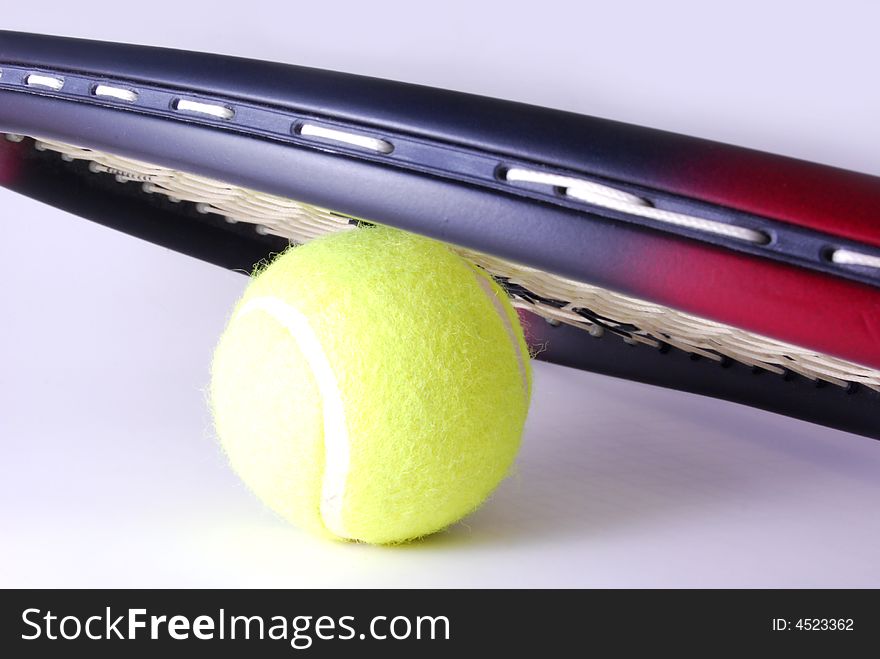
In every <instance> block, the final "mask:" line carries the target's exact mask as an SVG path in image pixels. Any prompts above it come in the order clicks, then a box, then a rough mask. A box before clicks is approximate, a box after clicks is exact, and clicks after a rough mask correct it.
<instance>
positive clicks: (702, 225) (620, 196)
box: [503, 167, 770, 245]
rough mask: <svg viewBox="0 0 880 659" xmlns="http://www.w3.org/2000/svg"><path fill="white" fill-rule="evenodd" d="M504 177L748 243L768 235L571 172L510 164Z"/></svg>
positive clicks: (759, 241) (761, 242)
mask: <svg viewBox="0 0 880 659" xmlns="http://www.w3.org/2000/svg"><path fill="white" fill-rule="evenodd" d="M503 176H504V179H505V180H506V181H510V182H516V183H537V184H541V185H552V186H554V187H557V188H562V190H563V194H564V195H565V196H566V197H571V198H572V199H576V200H577V201H583V202H584V203H587V204H592V205H593V206H600V207H602V208H607V209H609V210H614V211H618V212H621V213H626V214H627V215H635V216H638V217H644V218H647V219H650V220H656V221H658V222H663V223H665V224H672V225H675V226H680V227H685V228H687V229H694V230H696V231H703V232H706V233H712V234H715V235H718V236H725V237H727V238H736V239H737V240H743V241H746V242H749V243H755V244H758V245H764V244H766V243H768V242H769V241H770V239H769V236H767V234H766V233H764V232H763V231H757V230H755V229H748V228H746V227H739V226H735V225H732V224H726V223H724V222H717V221H715V220H708V219H706V218H704V217H697V216H695V215H685V214H684V213H676V212H673V211H667V210H663V209H660V208H655V207H654V206H652V205H651V203H650V202H649V201H648V200H647V199H644V198H642V197H639V196H638V195H634V194H630V193H629V192H624V191H623V190H618V189H617V188H613V187H611V186H608V185H602V184H600V183H595V182H593V181H586V180H583V179H579V178H573V177H570V176H559V175H557V174H549V173H547V172H540V171H536V170H531V169H523V168H519V167H511V168H510V169H507V170H505V171H504V174H503Z"/></svg>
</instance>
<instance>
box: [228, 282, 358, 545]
mask: <svg viewBox="0 0 880 659" xmlns="http://www.w3.org/2000/svg"><path fill="white" fill-rule="evenodd" d="M254 311H262V312H264V313H266V314H268V315H269V316H271V317H272V318H273V319H274V320H275V321H277V322H278V323H279V324H280V325H281V326H282V327H284V329H286V330H287V332H288V333H289V334H290V336H291V337H292V338H293V340H294V341H296V343H297V345H298V346H299V349H300V352H301V353H302V355H303V357H305V360H306V362H307V363H308V365H309V369H311V371H312V375H314V376H315V380H316V381H317V383H318V392H319V394H320V396H321V408H322V410H323V420H324V475H323V478H322V482H321V510H320V512H321V519H322V520H323V522H324V526H325V527H327V529H328V530H329V531H330V532H332V533H334V534H336V535H337V536H339V537H341V538H349V536H348V534H347V532H346V529H345V524H344V522H343V518H342V513H343V502H344V499H345V488H346V481H347V479H348V472H349V464H350V460H351V449H350V446H349V438H348V429H347V427H346V423H345V406H344V404H343V402H342V394H341V393H340V392H339V386H338V383H337V381H336V375H335V374H334V373H333V368H332V367H331V366H330V362H329V360H328V359H327V355H326V353H325V352H324V348H323V346H322V345H321V342H320V340H319V339H318V336H317V334H315V331H314V330H313V329H312V326H311V325H309V321H308V319H307V318H306V317H305V316H304V315H303V314H302V313H301V312H300V311H299V310H298V309H296V308H294V307H293V306H291V305H289V304H287V303H286V302H282V301H281V300H278V299H276V298H272V297H258V298H254V299H252V300H249V301H248V302H246V303H245V305H244V306H243V307H242V308H241V310H240V311H239V312H238V315H239V316H244V315H246V314H248V313H251V312H254Z"/></svg>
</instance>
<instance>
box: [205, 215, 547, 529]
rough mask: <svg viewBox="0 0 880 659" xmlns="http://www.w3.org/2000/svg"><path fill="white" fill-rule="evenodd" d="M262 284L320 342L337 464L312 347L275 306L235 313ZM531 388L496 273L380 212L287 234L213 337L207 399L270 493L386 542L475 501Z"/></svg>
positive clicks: (256, 487) (445, 519) (297, 519)
mask: <svg viewBox="0 0 880 659" xmlns="http://www.w3.org/2000/svg"><path fill="white" fill-rule="evenodd" d="M481 278H482V279H483V280H482V281H481ZM267 299H269V300H278V301H280V302H281V303H283V304H284V305H288V306H289V307H290V308H291V309H293V310H295V312H296V313H298V314H300V315H301V316H302V317H304V318H305V319H307V322H308V325H309V326H310V331H311V332H313V335H314V336H315V337H317V338H318V341H319V342H320V349H321V350H322V351H323V354H322V355H321V360H322V361H321V363H326V364H328V365H329V369H330V370H331V371H332V377H333V378H334V379H335V386H336V388H337V391H338V394H339V396H340V398H341V401H342V409H343V410H344V411H343V415H344V419H343V420H342V421H343V424H344V430H345V433H344V435H345V441H346V442H347V456H346V461H345V462H344V463H342V466H341V468H342V469H344V473H339V469H340V464H337V463H338V462H339V461H338V458H335V457H333V456H332V452H330V453H328V451H327V450H326V448H327V447H326V446H325V421H326V419H325V418H324V401H323V399H322V395H321V387H319V382H318V380H317V379H316V373H315V371H314V365H315V363H316V361H315V359H313V358H311V359H310V356H309V355H304V354H303V346H304V344H303V343H302V341H301V340H300V341H298V340H297V337H296V336H295V335H294V334H293V333H291V331H289V329H288V328H287V327H285V326H284V325H283V323H281V322H279V320H278V318H277V317H275V316H274V315H273V314H272V313H268V312H265V311H262V310H261V309H259V308H257V309H256V310H255V311H250V312H249V313H241V311H242V309H243V308H244V307H245V306H246V305H247V304H248V302H249V301H253V300H267ZM253 306H254V305H253V304H251V307H250V308H253ZM499 311H503V313H500V312H499ZM311 357H314V356H311ZM530 393H531V369H530V365H529V359H528V349H527V347H526V344H525V341H524V339H523V334H522V329H521V327H520V326H519V322H518V319H517V316H516V313H515V312H514V310H513V309H512V307H511V306H510V303H509V301H508V299H507V296H506V294H505V293H504V292H503V291H502V290H501V289H500V287H498V286H497V285H496V284H495V283H494V282H492V281H491V280H490V279H489V278H488V277H486V276H485V274H484V273H482V272H481V271H479V270H478V269H476V268H474V267H473V266H472V265H471V264H470V263H468V262H466V261H464V260H463V259H462V258H461V257H459V256H458V255H456V254H454V253H453V252H452V251H451V250H450V249H449V248H448V247H446V246H445V245H443V244H442V243H439V242H435V241H432V240H428V239H425V238H421V237H418V236H414V235H412V234H408V233H404V232H400V231H396V230H391V229H385V228H379V227H377V228H361V229H357V230H354V231H350V232H345V233H341V234H336V235H332V236H329V237H326V238H321V239H318V240H315V241H312V242H310V243H308V244H306V245H304V246H301V247H294V248H291V249H289V250H288V251H287V252H285V253H284V254H282V255H281V256H279V257H278V258H277V259H276V260H275V261H273V262H272V263H271V264H270V265H269V266H268V267H266V268H265V269H264V270H262V271H261V272H259V273H258V274H257V276H256V277H255V278H254V279H253V280H252V282H251V284H250V286H249V287H248V289H247V290H246V292H245V294H244V297H243V298H242V300H241V301H240V302H239V304H238V306H237V307H236V310H235V311H234V312H233V315H232V319H231V320H230V323H229V325H228V327H227V329H226V331H225V333H224V334H223V336H222V338H221V340H220V342H219V345H218V346H217V349H216V353H215V356H214V363H213V367H212V383H211V404H212V408H213V412H214V418H215V424H216V428H217V433H218V435H219V437H220V440H221V442H222V445H223V448H224V450H225V451H226V453H227V455H228V457H229V460H230V463H231V464H232V466H233V468H234V469H235V471H236V472H237V473H238V474H239V475H240V476H241V478H242V479H243V480H244V481H245V482H246V483H247V484H248V485H249V487H250V488H251V489H252V490H253V491H254V492H255V493H256V494H257V495H258V496H259V497H260V498H261V499H262V500H263V501H264V502H265V503H266V504H267V505H268V506H270V507H271V508H272V509H274V510H275V511H277V512H278V513H279V514H281V515H282V516H283V517H285V518H286V519H288V520H290V521H291V522H293V523H294V524H297V525H299V526H302V527H304V528H306V529H308V530H311V531H313V532H317V533H321V534H324V535H330V536H333V537H340V538H345V539H352V540H359V541H364V542H370V543H378V544H385V543H395V542H402V541H406V540H409V539H412V538H417V537H420V536H424V535H427V534H429V533H432V532H434V531H437V530H440V529H442V528H444V527H446V526H448V525H449V524H451V523H453V522H455V521H456V520H458V519H460V518H461V517H463V516H465V515H467V514H468V513H470V512H471V511H473V510H474V509H475V508H476V507H478V506H479V505H480V504H481V503H482V502H483V501H484V500H485V498H486V497H487V496H488V495H489V494H490V493H491V492H492V490H493V489H494V488H495V487H496V486H497V485H498V483H499V482H500V481H501V480H502V479H503V478H504V476H505V475H506V474H507V473H508V471H509V469H510V467H511V465H512V463H513V460H514V458H515V456H516V453H517V450H518V448H519V443H520V437H521V435H522V430H523V425H524V423H525V418H526V414H527V410H528V403H529V398H530ZM328 456H330V457H329V458H328ZM333 470H336V472H334V473H331V472H332V471H333ZM331 476H332V477H333V481H332V482H334V483H338V484H339V486H338V487H336V486H334V487H335V489H337V490H338V491H336V492H335V496H338V497H341V499H339V501H338V502H337V503H338V505H339V513H340V524H335V525H333V526H334V529H333V530H331V529H329V528H328V525H327V524H326V523H325V519H324V518H323V516H322V488H323V487H324V484H325V480H326V479H327V478H329V477H331ZM323 496H325V497H326V496H327V493H326V492H325V493H324V495H323ZM324 503H326V502H324ZM340 526H341V528H340Z"/></svg>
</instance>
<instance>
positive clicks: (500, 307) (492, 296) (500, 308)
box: [471, 265, 529, 399]
mask: <svg viewBox="0 0 880 659" xmlns="http://www.w3.org/2000/svg"><path fill="white" fill-rule="evenodd" d="M471 267H472V268H473V270H474V276H475V277H476V278H477V281H478V282H479V284H480V288H482V289H483V292H484V293H485V294H486V296H487V297H488V298H489V300H490V301H491V302H492V306H493V307H495V311H497V312H498V315H499V316H500V317H501V322H502V324H503V325H504V330H505V331H506V332H507V338H509V339H510V343H511V345H512V346H513V352H514V354H515V355H516V364H517V366H519V374H520V377H521V378H522V385H523V393H524V394H525V397H526V399H528V397H529V376H528V373H527V371H526V364H525V361H524V360H523V354H522V349H521V348H520V345H519V340H518V339H517V336H516V332H515V331H514V329H513V324H512V323H511V322H510V317H509V316H508V315H507V310H506V309H505V308H504V304H503V303H502V302H501V300H499V299H498V295H497V293H496V292H495V289H493V288H492V284H491V283H490V282H489V279H488V275H484V274H483V273H482V272H480V271H479V270H478V269H477V266H474V265H472V266H471Z"/></svg>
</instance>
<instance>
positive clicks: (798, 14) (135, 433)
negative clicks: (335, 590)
mask: <svg viewBox="0 0 880 659" xmlns="http://www.w3.org/2000/svg"><path fill="white" fill-rule="evenodd" d="M190 4H192V5H196V4H202V3H184V2H180V1H179V0H175V1H173V2H172V1H170V0H152V1H151V2H150V3H148V4H144V5H133V4H130V3H119V2H97V1H93V0H81V1H80V2H77V3H69V2H60V1H58V2H47V1H39V0H31V1H29V2H27V3H13V4H9V3H7V6H4V8H3V20H2V25H3V27H4V28H7V29H17V30H25V31H33V32H47V33H55V34H66V35H70V36H81V37H91V38H98V39H106V40H116V41H129V42H136V43H146V44H152V45H164V46H173V47H178V48H185V49H193V50H207V51H214V52H222V53H228V54H237V55H244V56H249V57H254V58H258V59H271V60H278V61H286V62H291V63H297V64H305V65H311V66H317V67H322V68H329V69H337V70H345V71H350V72H355V73H362V74H368V75H373V76H379V77H385V78H393V79H399V80H406V81H410V82H418V83H423V84H428V85H434V86H439V87H447V88H453V89H460V90H464V91H470V92H476V93H481V94H486V95H490V96H498V97H503V98H510V99H515V100H522V101H527V102H533V103H538V104H541V105H547V106H553V107H558V108H563V109H568V110H574V111H578V112H582V113H586V114H593V115H598V116H604V117H609V118H614V119H619V120H623V121H629V122H633V123H639V124H643V125H648V126H655V127H660V128H665V129H670V130H674V131H678V132H683V133H689V134H693V135H699V136H703V137H710V138H714V139H719V140H722V141H727V142H733V143H737V144H743V145H747V146H752V147H757V148H761V149H764V150H769V151H775V152H778V153H784V154H788V155H793V156H797V157H802V158H806V159H810V160H815V161H819V162H825V163H829V164H833V165H838V166H843V167H847V168H850V169H856V170H860V171H864V172H868V173H872V174H880V128H878V124H877V117H878V116H880V85H877V82H876V81H877V78H876V76H877V70H876V66H877V62H878V61H880V47H878V39H877V33H876V29H877V25H878V24H880V10H878V9H877V7H878V5H877V4H876V3H872V2H868V1H866V2H849V3H847V2H835V3H834V4H833V6H832V8H831V9H829V10H828V12H820V11H816V10H813V9H810V8H809V7H807V6H806V5H808V4H812V3H804V2H790V3H785V2H780V3H772V6H771V3H767V2H755V1H751V0H749V1H740V2H738V3H735V4H731V5H729V8H728V9H722V8H721V7H720V6H719V5H718V4H717V3H705V2H693V3H682V2H663V3H649V2H645V3H624V2H620V3H614V2H604V3H594V4H590V3H586V2H570V3H565V2H541V3H533V4H526V3H517V2H513V1H512V0H511V1H510V2H505V3H476V2H467V3H454V2H445V3H415V2H400V3H393V2H387V1H373V2H363V3H354V2H352V3H349V4H347V5H344V4H342V3H338V2H334V3H319V4H317V5H316V4H315V3H286V2H278V3H269V2H259V1H254V0H250V1H249V2H247V3H230V4H229V6H228V7H227V6H223V4H222V3H218V2H215V3H210V7H211V11H210V12H209V13H196V11H195V9H194V8H190ZM429 5H436V6H437V7H438V8H433V9H432V8H431V7H430V6H429ZM439 7H442V9H441V8H439ZM832 12H833V13H832ZM878 218H880V216H878ZM878 221H880V219H878ZM0 277H2V283H0V310H2V311H0V313H2V316H0V319H2V323H0V450H2V453H0V529H2V531H0V585H2V586H7V587H9V586H293V587H296V586H361V585H363V586H806V585H820V586H875V587H876V586H880V561H878V560H877V548H878V545H880V515H878V514H877V510H878V507H880V443H878V442H875V441H872V440H868V439H864V438H860V437H856V436H853V435H848V434H845V433H841V432H836V431H832V430H827V429H823V428H819V427H817V426H813V425H810V424H806V423H802V422H798V421H793V420H790V419H785V418H782V417H778V416H774V415H771V414H767V413H763V412H759V411H755V410H750V409H748V408H743V407H740V406H736V405H732V404H728V403H723V402H718V401H713V400H708V399H702V398H699V397H696V396H691V395H686V394H680V393H676V392H672V391H664V390H660V389H655V388H652V387H648V386H643V385H638V384H633V383H628V382H623V381H618V380H614V379H611V378H606V377H602V376H597V375H593V374H589V373H580V372H576V371H572V370H568V369H564V368H559V367H553V366H547V365H545V364H537V365H536V369H535V370H536V373H535V396H534V404H533V407H532V410H531V415H530V419H529V422H528V427H527V432H526V437H525V440H524V447H523V451H522V454H521V457H520V459H519V461H518V466H517V471H516V474H515V475H514V476H513V477H512V478H510V479H509V480H508V481H506V482H505V483H504V484H503V485H502V487H501V488H500V490H499V491H498V493H497V494H496V496H495V497H494V498H493V499H492V500H491V501H490V502H489V503H488V504H487V505H486V506H485V507H484V508H482V509H481V510H480V511H479V512H477V513H476V514H475V515H473V516H472V517H470V518H469V519H467V520H466V522H465V523H464V524H460V525H457V526H455V527H453V528H452V529H451V530H449V531H448V532H446V533H443V534H441V535H438V536H435V537H433V538H431V539H428V540H427V541H424V542H420V543H417V544H413V545H409V546H405V547H398V548H377V547H368V546H362V545H353V544H335V543H328V542H326V541H320V540H315V539H312V538H310V537H308V536H305V535H303V534H302V533H300V532H299V531H297V530H296V529H294V528H291V527H289V526H287V525H286V524H285V523H283V522H281V521H280V520H278V519H276V518H275V517H274V516H273V515H272V514H271V513H270V512H268V511H267V510H265V509H264V508H263V507H262V506H261V505H260V504H259V502H257V501H256V500H255V499H254V498H253V497H252V496H251V495H250V494H249V493H248V491H247V490H246V489H245V487H244V486H243V485H241V484H240V483H239V482H238V481H237V479H236V478H235V477H234V475H233V474H232V473H231V472H230V470H229V469H228V468H227V467H226V465H225V463H224V458H223V456H222V454H221V453H220V451H219V449H218V447H217V444H216V441H215V439H214V436H213V433H212V430H211V422H210V418H209V415H208V413H207V409H206V405H205V400H204V398H205V397H204V390H205V387H206V385H207V378H208V365H209V362H210V356H211V351H212V348H213V345H214V343H215V341H216V339H217V336H218V335H219V333H220V332H221V330H222V328H223V325H224V322H225V319H226V316H227V313H228V310H229V309H230V308H231V305H232V304H233V303H234V301H235V300H236V298H237V297H238V296H239V295H240V293H241V291H242V289H243V287H244V285H245V283H246V281H245V279H244V278H243V277H241V276H240V275H236V274H233V273H229V272H225V271H223V270H220V269H218V268H215V267H213V266H209V265H206V264H203V263H200V262H197V261H194V260H191V259H188V258H185V257H182V256H180V255H177V254H175V253H172V252H169V251H167V250H163V249H160V248H157V247H154V246H151V245H148V244H146V243H142V242H140V241H137V240H134V239H132V238H129V237H127V236H124V235H121V234H118V233H115V232H113V231H110V230H107V229H104V228H101V227H98V226H96V225H92V224H90V223H88V222H86V221H83V220H80V219H77V218H74V217H72V216H68V215H66V214H64V213H62V212H60V211H57V210H54V209H51V208H48V207H44V206H42V205H40V204H37V203H36V202H33V201H30V200H27V199H25V198H22V197H19V196H17V195H15V194H12V193H10V192H8V191H5V190H2V189H0ZM878 423H880V415H878Z"/></svg>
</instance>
